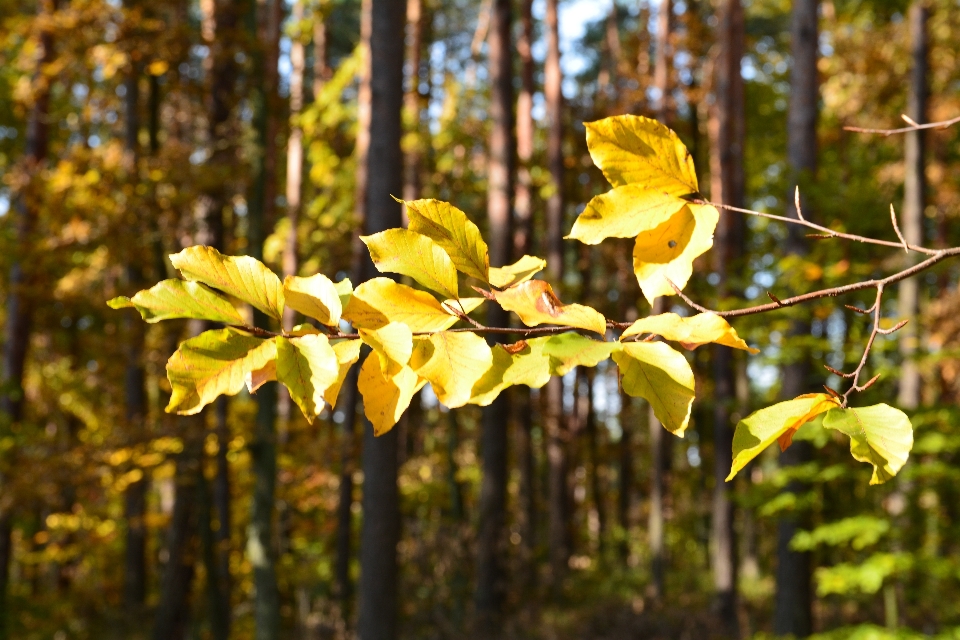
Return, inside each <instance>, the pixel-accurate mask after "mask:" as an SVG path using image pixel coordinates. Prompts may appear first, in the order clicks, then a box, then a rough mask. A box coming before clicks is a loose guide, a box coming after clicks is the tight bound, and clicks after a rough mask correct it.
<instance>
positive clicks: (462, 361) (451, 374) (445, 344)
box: [410, 331, 493, 409]
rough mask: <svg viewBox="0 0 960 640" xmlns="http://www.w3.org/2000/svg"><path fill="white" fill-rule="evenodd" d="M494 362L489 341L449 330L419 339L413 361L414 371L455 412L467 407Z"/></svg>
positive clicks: (471, 334)
mask: <svg viewBox="0 0 960 640" xmlns="http://www.w3.org/2000/svg"><path fill="white" fill-rule="evenodd" d="M492 363H493V355H492V353H491V351H490V347H489V346H488V345H487V342H486V340H484V339H483V338H481V337H480V336H478V335H476V334H475V333H466V332H460V333H451V332H449V331H442V332H440V333H435V334H433V335H432V336H430V337H422V338H418V339H417V341H416V345H415V346H414V350H413V357H412V358H411V359H410V366H411V368H412V369H413V370H414V371H416V372H417V375H418V376H420V377H422V378H426V379H427V380H429V381H430V385H431V386H432V387H433V391H434V393H435V394H436V396H437V399H438V400H440V402H442V403H443V404H444V405H446V406H447V407H449V408H451V409H455V408H456V407H461V406H463V405H465V404H467V402H468V401H469V400H470V397H471V395H472V394H471V390H472V389H473V386H474V384H476V382H477V380H479V379H480V378H481V377H482V376H483V375H484V373H486V371H487V370H488V369H489V368H490V366H491V365H492Z"/></svg>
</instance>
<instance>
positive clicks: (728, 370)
mask: <svg viewBox="0 0 960 640" xmlns="http://www.w3.org/2000/svg"><path fill="white" fill-rule="evenodd" d="M717 17H718V25H717V44H716V45H715V47H716V48H715V54H714V59H713V71H714V76H713V104H712V105H711V107H710V112H709V123H708V133H709V136H710V176H711V184H710V196H711V198H712V199H713V201H714V202H720V203H723V204H727V205H731V206H734V207H743V206H744V169H743V148H744V142H745V141H744V135H745V122H744V120H745V114H744V85H743V76H742V75H741V73H740V62H741V60H742V58H743V48H744V18H743V8H742V7H741V5H740V0H724V2H723V3H722V4H721V5H720V7H719V11H718V16H717ZM743 246H744V224H743V217H742V216H730V215H722V216H721V217H720V223H719V224H718V226H717V231H716V234H715V240H714V247H715V249H714V271H715V272H716V273H717V274H718V275H719V277H720V281H719V282H718V284H717V295H718V296H719V297H721V298H722V297H724V296H726V295H729V294H730V290H729V285H728V280H729V276H730V274H732V273H737V269H738V267H739V264H740V260H741V259H742V254H743ZM713 374H714V416H713V418H714V427H713V428H714V491H713V517H712V519H711V559H712V565H713V584H714V591H715V602H714V607H715V610H716V612H717V615H718V617H719V619H720V622H721V624H722V625H723V632H724V633H725V634H726V635H727V636H729V637H737V636H738V635H739V628H738V621H737V542H736V538H735V533H734V508H733V501H732V500H731V487H730V485H728V484H727V483H726V477H727V475H729V473H730V466H731V461H732V460H733V425H731V423H730V415H731V413H732V412H733V409H734V408H735V407H736V403H737V397H736V388H735V380H736V370H735V363H734V353H733V350H732V349H730V348H729V347H724V346H715V347H714V349H713Z"/></svg>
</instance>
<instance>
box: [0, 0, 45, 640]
mask: <svg viewBox="0 0 960 640" xmlns="http://www.w3.org/2000/svg"><path fill="white" fill-rule="evenodd" d="M38 5H39V6H38V13H39V15H40V17H41V18H42V19H43V18H46V19H48V20H49V18H50V16H51V15H52V14H53V13H54V11H56V8H57V7H56V2H55V0H43V1H41V2H39V3H38ZM48 24H49V23H48ZM53 59H54V50H53V33H52V32H51V31H50V30H49V28H48V29H45V30H44V31H42V32H41V34H40V50H39V51H38V57H37V70H36V73H35V78H34V80H35V81H39V83H40V90H39V91H38V92H37V95H36V97H35V99H34V103H33V109H32V111H31V113H30V120H29V123H28V125H27V142H26V148H25V150H24V155H25V158H24V168H25V170H26V171H27V173H28V175H32V176H38V175H39V174H40V172H41V171H42V170H43V165H44V164H45V161H46V158H47V146H48V144H47V143H48V130H49V107H50V86H49V80H48V79H45V78H44V77H43V74H42V71H41V70H42V69H43V67H44V66H45V65H47V64H49V63H50V62H52V61H53ZM33 188H34V185H33V184H28V185H26V186H25V187H24V189H26V190H28V191H29V190H32V189H33ZM31 195H32V194H30V193H29V192H28V193H21V194H18V199H17V204H16V207H15V213H14V216H15V217H14V221H13V226H14V234H15V237H16V244H15V246H16V247H18V248H22V249H26V248H27V247H30V246H32V245H33V244H34V242H35V241H34V240H33V238H32V236H33V231H34V227H35V225H36V220H37V217H38V216H39V212H38V211H37V210H36V208H35V207H36V205H35V202H36V200H38V199H37V198H33V197H31ZM18 253H19V252H18ZM25 253H26V251H24V253H19V255H15V256H14V257H13V260H12V264H11V266H10V280H9V283H8V288H7V317H6V327H5V331H4V334H5V335H4V343H3V372H2V373H3V378H2V383H3V385H2V387H0V413H2V414H3V417H4V420H3V424H2V427H0V435H3V436H8V435H9V430H10V428H11V427H12V425H14V424H16V423H18V422H20V420H22V418H23V407H24V391H23V372H24V367H25V365H26V361H27V348H28V346H29V344H30V334H31V324H32V320H33V301H32V300H31V299H30V295H29V287H30V284H31V276H30V274H29V273H28V269H27V267H26V264H27V263H28V262H29V261H28V260H25V258H27V256H26V255H24V254H25ZM4 484H5V479H4V478H2V477H0V487H3V485H4ZM4 498H6V496H4ZM12 502H13V501H12V500H9V502H8V500H6V499H5V500H3V503H2V505H0V639H2V640H6V638H7V637H8V633H9V612H8V610H7V605H8V602H7V597H8V591H9V579H10V561H11V559H12V556H13V541H12V539H11V535H12V529H13V526H12V517H13V516H12V513H11V511H12V509H13V508H14V507H13V504H11V503H12Z"/></svg>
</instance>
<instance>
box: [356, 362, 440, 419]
mask: <svg viewBox="0 0 960 640" xmlns="http://www.w3.org/2000/svg"><path fill="white" fill-rule="evenodd" d="M372 355H373V354H371V356H372ZM425 383H426V380H423V381H421V379H420V378H419V377H418V376H417V374H416V373H414V371H413V369H411V368H410V367H402V368H401V369H400V371H399V372H398V373H397V374H396V375H394V376H390V377H387V376H385V375H384V374H383V370H382V369H381V367H380V360H379V358H374V357H367V359H366V360H364V361H363V366H361V368H360V377H359V379H358V380H357V389H358V390H359V391H360V394H361V395H362V396H363V412H364V414H365V415H366V416H367V420H369V421H370V424H372V425H373V433H374V435H378V436H381V435H383V434H385V433H387V432H388V431H390V429H392V428H393V426H394V425H395V424H397V421H398V420H400V416H402V415H403V412H404V411H406V409H407V407H408V406H410V401H411V400H412V399H413V396H414V395H415V394H416V393H417V391H418V390H419V389H420V388H421V387H422V386H423V385H424V384H425Z"/></svg>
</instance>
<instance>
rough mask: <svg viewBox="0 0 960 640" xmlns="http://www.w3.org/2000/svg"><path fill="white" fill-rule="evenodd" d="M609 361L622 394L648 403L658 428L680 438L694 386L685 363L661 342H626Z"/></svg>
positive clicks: (681, 357) (679, 355) (685, 423)
mask: <svg viewBox="0 0 960 640" xmlns="http://www.w3.org/2000/svg"><path fill="white" fill-rule="evenodd" d="M613 359H614V361H615V362H616V363H617V366H618V367H620V376H621V384H622V385H623V390H624V391H626V392H627V394H628V395H631V396H633V397H635V398H637V397H639V398H644V399H645V400H646V401H647V402H649V403H650V406H651V407H652V408H653V413H654V415H655V416H657V420H659V421H660V424H662V425H663V426H664V428H665V429H666V430H667V431H670V432H671V433H673V434H676V435H678V436H680V437H681V438H682V437H683V432H684V431H685V430H686V428H687V424H688V423H689V422H690V407H691V405H692V404H693V397H694V386H695V382H694V379H693V371H692V370H691V369H690V363H688V362H687V359H686V358H684V357H683V355H681V354H680V353H678V352H677V351H674V350H673V349H672V348H671V347H670V346H669V345H667V344H665V343H663V342H627V343H625V344H623V345H622V347H621V349H620V351H617V352H615V353H614V354H613Z"/></svg>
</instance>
